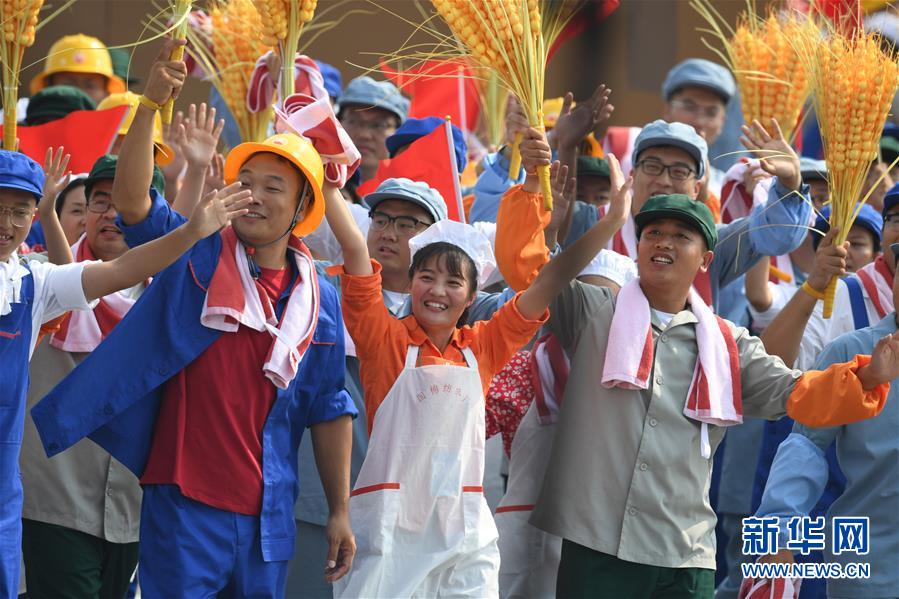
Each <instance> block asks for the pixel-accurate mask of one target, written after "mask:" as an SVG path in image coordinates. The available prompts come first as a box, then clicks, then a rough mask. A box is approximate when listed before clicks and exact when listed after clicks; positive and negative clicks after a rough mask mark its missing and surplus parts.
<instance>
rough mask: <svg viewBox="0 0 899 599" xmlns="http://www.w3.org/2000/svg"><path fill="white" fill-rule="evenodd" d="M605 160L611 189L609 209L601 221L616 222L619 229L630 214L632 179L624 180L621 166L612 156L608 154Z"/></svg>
mask: <svg viewBox="0 0 899 599" xmlns="http://www.w3.org/2000/svg"><path fill="white" fill-rule="evenodd" d="M606 160H608V162H609V180H610V181H611V184H612V187H611V190H610V191H611V200H610V202H609V209H608V210H607V211H606V215H605V216H604V217H602V220H606V219H612V220H613V221H617V222H618V223H619V225H618V226H619V227H620V226H622V225H624V223H625V221H627V218H628V217H629V216H630V214H631V202H632V201H633V196H634V194H633V193H632V192H631V188H632V187H633V185H634V178H633V177H628V178H627V179H625V178H624V173H623V172H621V164H620V163H619V162H618V159H617V158H615V155H614V154H608V155H607V156H606Z"/></svg>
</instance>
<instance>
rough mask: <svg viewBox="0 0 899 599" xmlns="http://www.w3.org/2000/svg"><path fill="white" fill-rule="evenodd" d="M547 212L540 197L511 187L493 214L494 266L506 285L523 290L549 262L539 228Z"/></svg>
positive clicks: (542, 225) (547, 251) (540, 228)
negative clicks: (494, 220)
mask: <svg viewBox="0 0 899 599" xmlns="http://www.w3.org/2000/svg"><path fill="white" fill-rule="evenodd" d="M550 217H551V213H550V212H547V211H546V210H544V209H543V196H542V195H541V194H539V193H528V192H526V191H524V190H522V188H521V185H515V186H513V187H511V188H510V189H509V190H508V191H507V192H506V193H505V195H503V198H502V200H500V203H499V211H498V212H497V215H496V244H495V245H496V249H495V253H496V264H497V266H498V267H499V271H500V272H501V273H502V274H503V278H504V279H505V280H506V283H507V284H508V285H509V287H511V288H512V289H514V290H515V291H523V290H525V289H527V288H528V286H529V285H530V284H531V282H533V280H534V279H535V278H537V273H539V272H540V269H541V268H543V266H544V265H545V264H546V263H547V262H549V250H547V249H546V238H545V237H544V235H543V229H545V228H546V225H548V224H549V219H550Z"/></svg>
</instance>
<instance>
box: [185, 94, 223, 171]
mask: <svg viewBox="0 0 899 599" xmlns="http://www.w3.org/2000/svg"><path fill="white" fill-rule="evenodd" d="M224 127H225V121H224V119H221V120H219V121H218V123H216V120H215V108H209V109H208V110H207V107H206V103H205V102H204V103H203V104H200V108H199V110H198V109H197V105H196V104H191V105H190V108H188V109H187V119H185V120H184V122H183V123H182V124H181V126H180V127H179V128H178V132H177V137H176V142H177V144H178V146H179V147H180V149H181V154H183V155H184V159H185V160H186V161H187V164H188V166H193V167H195V168H200V169H205V168H206V167H207V166H209V165H210V163H211V162H212V159H213V158H214V157H215V149H216V147H217V146H218V142H219V137H220V136H221V134H222V129H224Z"/></svg>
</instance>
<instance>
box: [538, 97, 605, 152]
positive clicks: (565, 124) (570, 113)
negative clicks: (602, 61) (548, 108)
mask: <svg viewBox="0 0 899 599" xmlns="http://www.w3.org/2000/svg"><path fill="white" fill-rule="evenodd" d="M611 93H612V90H610V89H608V88H607V87H606V86H605V85H600V86H599V87H597V88H596V90H595V91H594V92H593V95H592V96H591V97H590V99H589V100H588V101H586V102H582V103H580V104H578V105H577V106H575V107H574V108H572V107H571V105H572V103H573V100H574V96H572V94H571V92H568V93H567V94H565V98H564V99H563V101H562V110H561V111H560V112H559V119H558V120H557V121H556V125H555V127H553V129H552V131H551V132H550V133H551V135H552V136H553V137H555V140H556V142H557V144H558V147H560V148H566V147H567V148H572V147H576V146H577V145H578V144H579V143H580V142H581V140H583V139H584V138H585V137H586V136H587V135H589V134H590V132H591V131H594V130H595V129H596V128H597V127H599V126H600V125H601V124H602V123H603V122H605V121H607V120H608V119H609V117H611V116H612V111H614V110H615V107H614V106H612V105H611V104H609V94H611Z"/></svg>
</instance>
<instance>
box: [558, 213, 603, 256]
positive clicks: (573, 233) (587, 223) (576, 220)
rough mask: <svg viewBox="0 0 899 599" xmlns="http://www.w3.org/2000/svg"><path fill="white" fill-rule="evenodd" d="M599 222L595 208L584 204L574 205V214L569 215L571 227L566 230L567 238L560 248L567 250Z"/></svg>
mask: <svg viewBox="0 0 899 599" xmlns="http://www.w3.org/2000/svg"><path fill="white" fill-rule="evenodd" d="M597 221H599V212H597V210H596V206H593V205H592V204H587V203H586V202H576V203H575V204H574V214H572V215H571V227H570V228H569V229H568V237H566V238H565V240H564V241H563V242H562V247H563V248H567V247H568V246H570V245H571V244H572V243H574V242H575V241H577V240H578V239H580V238H581V236H582V235H583V234H584V233H586V232H587V231H589V230H590V229H591V227H593V225H595V224H596V223H597Z"/></svg>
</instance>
